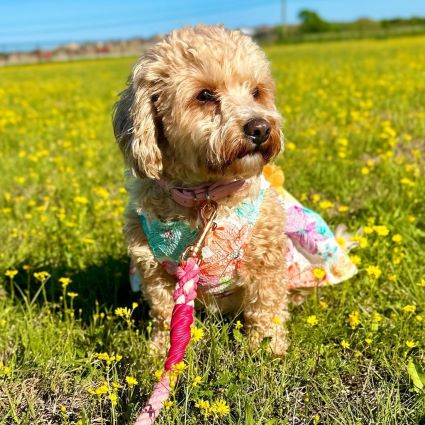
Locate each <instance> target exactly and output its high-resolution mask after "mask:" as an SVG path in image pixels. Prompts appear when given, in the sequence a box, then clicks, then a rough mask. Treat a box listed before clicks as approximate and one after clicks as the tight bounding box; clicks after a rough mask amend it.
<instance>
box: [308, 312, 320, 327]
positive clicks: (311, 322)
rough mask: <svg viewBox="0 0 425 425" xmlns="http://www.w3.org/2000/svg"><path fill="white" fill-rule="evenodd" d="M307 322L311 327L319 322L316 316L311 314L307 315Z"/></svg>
mask: <svg viewBox="0 0 425 425" xmlns="http://www.w3.org/2000/svg"><path fill="white" fill-rule="evenodd" d="M306 322H307V324H309V325H310V326H311V327H314V326H316V325H317V324H318V323H319V320H318V319H317V317H316V316H315V315H314V314H313V315H311V316H308V317H307V319H306Z"/></svg>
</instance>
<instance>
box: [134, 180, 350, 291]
mask: <svg viewBox="0 0 425 425" xmlns="http://www.w3.org/2000/svg"><path fill="white" fill-rule="evenodd" d="M267 190H272V189H270V184H269V182H268V181H267V180H266V178H265V177H264V176H262V178H261V187H260V191H259V194H258V196H257V198H256V199H254V200H243V201H241V202H240V203H239V205H237V206H236V207H232V208H228V211H227V214H225V216H224V217H223V218H220V219H218V220H217V221H216V224H217V226H216V228H215V229H214V230H213V231H211V232H210V233H209V234H208V236H207V238H206V239H205V243H204V246H203V248H202V251H201V258H202V260H201V263H200V279H199V289H201V290H202V291H203V292H204V293H210V294H213V295H215V296H220V297H221V296H225V295H227V294H229V293H231V292H232V291H233V288H234V286H235V283H236V280H237V276H238V269H239V268H240V267H241V264H242V260H243V256H244V253H245V251H246V249H247V246H248V244H249V242H250V239H251V236H252V231H253V228H254V226H255V223H256V221H257V219H258V216H259V213H260V209H261V206H262V204H263V200H264V197H265V194H266V192H267ZM278 202H279V203H280V205H281V206H282V208H283V209H284V211H285V216H286V227H285V233H286V235H287V244H286V246H285V248H284V249H285V253H284V254H285V257H286V268H287V279H288V285H289V288H290V289H297V288H310V287H315V286H322V285H324V284H334V283H339V282H342V281H344V280H346V279H349V278H350V277H352V276H353V275H354V274H355V273H356V272H357V269H356V267H355V265H354V264H353V263H352V262H351V260H350V258H349V256H348V254H347V252H346V251H345V250H344V249H343V248H341V247H340V245H339V244H338V242H337V240H336V238H335V236H334V234H333V233H332V231H331V230H330V229H329V227H328V225H327V224H326V223H325V221H324V220H323V219H322V217H320V215H318V214H317V213H315V212H314V211H311V210H310V209H308V208H306V207H304V206H303V205H301V204H300V203H299V202H298V201H297V200H295V199H294V198H293V197H292V196H291V195H290V194H289V193H288V192H286V191H282V192H281V193H280V194H279V196H278ZM139 219H140V225H141V226H142V228H143V231H144V233H145V235H146V237H147V240H148V243H149V246H150V249H151V250H152V253H153V255H154V256H155V258H156V259H157V261H158V262H159V263H160V264H161V265H162V266H163V267H164V269H165V270H166V271H167V272H168V273H170V274H171V275H175V273H176V269H177V265H178V262H179V258H180V255H181V254H182V252H183V251H184V250H185V249H186V247H187V246H188V245H190V244H191V243H193V242H194V240H195V239H196V237H197V235H198V230H197V229H193V228H191V227H190V225H189V224H188V223H187V222H185V221H171V222H162V221H160V220H158V219H152V218H149V217H147V216H146V215H144V214H143V213H142V214H140V215H139ZM130 282H131V285H132V288H133V290H134V291H138V290H140V285H141V277H140V275H139V274H138V272H137V271H136V268H135V267H134V266H133V265H132V266H131V267H130Z"/></svg>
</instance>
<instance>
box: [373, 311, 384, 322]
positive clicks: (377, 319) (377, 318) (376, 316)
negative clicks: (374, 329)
mask: <svg viewBox="0 0 425 425" xmlns="http://www.w3.org/2000/svg"><path fill="white" fill-rule="evenodd" d="M381 321H382V315H380V314H379V313H378V312H377V311H374V312H373V313H372V322H374V323H379V322H381Z"/></svg>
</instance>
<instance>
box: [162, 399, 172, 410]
mask: <svg viewBox="0 0 425 425" xmlns="http://www.w3.org/2000/svg"><path fill="white" fill-rule="evenodd" d="M162 404H163V405H164V407H165V410H170V409H171V408H172V407H173V406H174V401H172V400H165V401H164V402H163V403H162Z"/></svg>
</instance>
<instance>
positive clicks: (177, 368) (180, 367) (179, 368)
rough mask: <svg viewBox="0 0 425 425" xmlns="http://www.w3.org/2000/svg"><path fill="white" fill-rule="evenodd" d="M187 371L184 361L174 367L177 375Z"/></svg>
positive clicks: (173, 369)
mask: <svg viewBox="0 0 425 425" xmlns="http://www.w3.org/2000/svg"><path fill="white" fill-rule="evenodd" d="M186 369H187V364H186V363H185V362H184V361H181V362H179V363H177V364H175V365H173V368H172V371H173V372H175V373H176V374H177V375H180V374H181V373H182V372H183V371H184V370H186Z"/></svg>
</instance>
